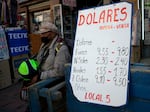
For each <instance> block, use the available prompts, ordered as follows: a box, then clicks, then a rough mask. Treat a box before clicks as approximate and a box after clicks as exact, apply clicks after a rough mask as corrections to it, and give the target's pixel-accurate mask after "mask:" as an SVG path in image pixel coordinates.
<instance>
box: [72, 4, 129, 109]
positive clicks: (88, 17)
mask: <svg viewBox="0 0 150 112" xmlns="http://www.w3.org/2000/svg"><path fill="white" fill-rule="evenodd" d="M131 19H132V4H130V3H127V2H120V3H116V4H111V5H106V6H101V7H95V8H90V9H85V10H80V11H79V13H78V22H77V30H76V37H75V46H74V52H73V60H72V68H71V77H70V83H71V86H72V89H73V94H74V96H75V97H76V98H77V99H78V100H79V101H82V102H90V103H95V104H102V105H108V106H115V107H118V106H122V105H125V104H126V102H127V93H128V82H129V81H128V76H129V61H130V45H131V44H130V43H131V29H132V25H131V24H132V23H131Z"/></svg>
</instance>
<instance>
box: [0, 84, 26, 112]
mask: <svg viewBox="0 0 150 112" xmlns="http://www.w3.org/2000/svg"><path fill="white" fill-rule="evenodd" d="M21 85H22V82H17V83H15V84H12V85H11V86H9V87H7V88H4V89H1V90H0V112H25V110H26V108H27V103H26V102H24V101H21V100H20V96H19V91H20V88H21Z"/></svg>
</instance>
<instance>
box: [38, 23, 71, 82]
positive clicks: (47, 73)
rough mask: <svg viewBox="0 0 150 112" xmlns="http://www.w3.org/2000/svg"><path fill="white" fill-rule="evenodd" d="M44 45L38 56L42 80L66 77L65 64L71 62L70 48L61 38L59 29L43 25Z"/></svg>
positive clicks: (51, 25) (41, 32) (50, 24)
mask: <svg viewBox="0 0 150 112" xmlns="http://www.w3.org/2000/svg"><path fill="white" fill-rule="evenodd" d="M39 33H40V34H41V40H42V45H41V47H40V50H39V52H38V54H37V61H38V63H39V70H40V79H42V80H43V79H47V78H50V77H58V76H64V64H65V63H69V62H70V61H71V56H70V53H69V50H68V47H67V46H66V45H65V42H64V41H63V39H62V38H61V37H59V32H58V29H57V27H56V26H55V25H54V24H52V23H49V22H45V23H43V24H42V25H41V27H40V31H39Z"/></svg>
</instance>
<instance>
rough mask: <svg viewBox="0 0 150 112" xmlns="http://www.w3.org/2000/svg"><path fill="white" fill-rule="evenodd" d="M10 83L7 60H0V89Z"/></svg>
mask: <svg viewBox="0 0 150 112" xmlns="http://www.w3.org/2000/svg"><path fill="white" fill-rule="evenodd" d="M11 84H12V80H11V72H10V66H9V61H8V60H3V61H0V89H3V88H6V87H8V86H10V85H11Z"/></svg>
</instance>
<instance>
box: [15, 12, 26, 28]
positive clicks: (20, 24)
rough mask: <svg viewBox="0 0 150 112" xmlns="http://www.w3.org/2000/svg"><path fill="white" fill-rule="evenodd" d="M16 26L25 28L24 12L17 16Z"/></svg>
mask: <svg viewBox="0 0 150 112" xmlns="http://www.w3.org/2000/svg"><path fill="white" fill-rule="evenodd" d="M17 26H18V27H21V28H23V29H27V16H26V13H20V14H18V16H17Z"/></svg>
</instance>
